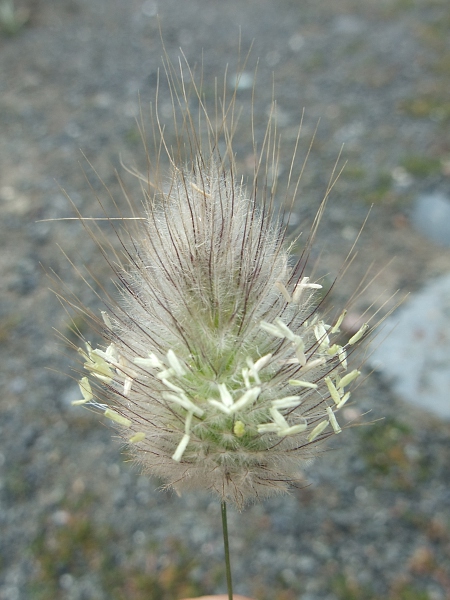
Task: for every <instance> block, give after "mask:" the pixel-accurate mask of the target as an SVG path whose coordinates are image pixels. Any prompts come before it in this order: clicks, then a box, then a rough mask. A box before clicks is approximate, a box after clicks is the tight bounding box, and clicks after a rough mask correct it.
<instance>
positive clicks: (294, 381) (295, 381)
mask: <svg viewBox="0 0 450 600" xmlns="http://www.w3.org/2000/svg"><path fill="white" fill-rule="evenodd" d="M289 385H294V386H296V387H304V388H311V389H312V390H316V389H317V387H318V386H317V383H312V382H311V381H302V380H301V379H289Z"/></svg>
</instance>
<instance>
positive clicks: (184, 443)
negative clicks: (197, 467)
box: [172, 433, 191, 462]
mask: <svg viewBox="0 0 450 600" xmlns="http://www.w3.org/2000/svg"><path fill="white" fill-rule="evenodd" d="M190 439H191V436H190V435H188V434H187V433H185V434H184V435H183V437H182V438H181V442H180V443H179V444H178V446H177V449H176V450H175V452H174V453H173V455H172V460H174V461H176V462H180V460H181V459H182V457H183V454H184V452H185V450H186V448H187V445H188V444H189V440H190Z"/></svg>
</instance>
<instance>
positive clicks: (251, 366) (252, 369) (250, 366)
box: [246, 356, 261, 385]
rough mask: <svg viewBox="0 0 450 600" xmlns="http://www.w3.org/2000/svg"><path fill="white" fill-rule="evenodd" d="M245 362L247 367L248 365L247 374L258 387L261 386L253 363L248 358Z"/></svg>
mask: <svg viewBox="0 0 450 600" xmlns="http://www.w3.org/2000/svg"><path fill="white" fill-rule="evenodd" d="M246 362H247V365H248V374H249V375H251V376H252V377H253V379H254V381H255V383H256V384H257V385H260V384H261V380H260V378H259V375H258V372H257V371H256V369H255V364H254V362H253V361H252V359H251V358H250V357H249V356H248V357H247V360H246Z"/></svg>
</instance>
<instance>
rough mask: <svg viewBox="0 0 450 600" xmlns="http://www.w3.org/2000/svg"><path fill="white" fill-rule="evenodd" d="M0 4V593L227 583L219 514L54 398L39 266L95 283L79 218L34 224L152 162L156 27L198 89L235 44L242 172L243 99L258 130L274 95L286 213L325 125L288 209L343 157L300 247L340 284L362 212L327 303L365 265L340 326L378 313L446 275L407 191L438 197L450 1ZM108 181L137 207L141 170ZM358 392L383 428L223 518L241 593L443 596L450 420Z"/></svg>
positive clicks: (443, 164)
mask: <svg viewBox="0 0 450 600" xmlns="http://www.w3.org/2000/svg"><path fill="white" fill-rule="evenodd" d="M7 5H8V2H7V0H0V206H1V220H0V245H1V254H0V273H1V276H0V290H1V304H0V343H1V347H0V353H1V360H0V378H1V379H0V380H1V383H2V391H3V393H2V397H1V400H0V413H1V421H0V478H1V479H0V482H1V485H0V529H1V532H2V533H1V535H0V599H1V600H22V599H23V600H26V599H31V598H32V599H35V598H37V599H39V598H43V599H47V598H52V599H53V598H64V599H68V600H69V599H70V600H72V599H74V600H75V599H78V598H79V599H80V600H81V599H82V598H83V599H92V600H94V599H95V600H97V599H99V600H100V599H103V598H117V599H121V598H127V600H131V599H136V600H140V599H141V598H142V599H143V598H144V597H145V598H150V599H153V598H154V599H155V600H156V598H162V599H166V598H167V599H169V598H171V599H173V598H177V597H184V596H187V595H189V594H194V593H200V592H201V593H215V592H217V593H219V592H221V591H222V592H223V590H224V581H223V577H222V570H221V545H220V539H219V538H218V527H219V524H218V514H217V510H216V507H215V505H214V503H213V502H212V501H211V500H210V499H209V498H204V497H200V498H196V497H194V496H192V497H188V498H182V499H178V498H176V497H172V496H168V495H167V494H166V493H164V492H160V491H154V487H155V486H154V484H153V482H150V483H149V482H147V481H146V480H145V478H142V477H140V476H139V474H138V473H136V471H135V470H133V468H131V467H129V466H128V465H126V464H122V462H121V458H120V449H119V447H118V446H117V444H116V443H115V442H114V440H112V439H111V434H110V431H108V430H107V429H106V428H105V427H101V426H100V425H99V424H98V419H95V418H93V417H92V415H89V414H88V413H83V412H82V411H79V410H75V409H73V408H72V407H71V405H70V401H71V399H73V398H74V395H75V396H76V394H77V389H76V387H77V386H76V384H75V383H74V382H73V380H72V379H70V378H68V377H67V376H64V373H70V369H71V366H72V367H73V365H74V357H73V356H70V353H68V352H67V351H66V350H65V349H64V348H63V347H62V346H61V344H60V343H58V341H57V339H56V335H55V333H54V328H56V329H58V330H60V331H63V332H67V331H68V325H67V315H66V314H65V312H64V310H63V308H62V307H61V306H60V304H59V303H58V301H57V299H56V298H55V296H54V295H52V293H51V292H49V289H48V288H49V282H48V279H47V277H46V275H45V271H47V272H48V271H51V270H53V271H55V272H56V274H57V275H58V276H59V277H61V278H62V279H63V280H64V281H65V282H68V284H69V285H70V286H73V289H75V290H76V291H77V293H79V294H80V297H81V299H82V301H83V302H84V303H85V304H86V305H88V306H91V307H93V308H94V307H95V306H96V301H95V296H94V295H93V293H92V292H91V291H90V290H89V289H87V288H86V287H84V286H81V285H80V283H79V282H77V281H76V277H74V273H73V267H72V266H71V265H70V264H69V263H68V262H67V260H66V259H65V258H64V256H63V255H62V253H61V251H60V250H59V249H58V245H60V246H62V247H63V249H64V251H65V252H66V253H67V254H68V255H69V256H70V257H71V259H73V260H74V261H75V262H76V263H77V264H88V265H89V267H90V269H91V270H92V272H93V273H94V274H95V276H96V277H98V279H99V281H102V277H103V278H106V276H105V269H104V263H103V259H102V257H101V256H99V255H98V252H96V248H95V245H94V244H93V242H92V241H91V240H90V239H89V238H88V237H87V236H86V233H85V232H84V230H83V228H82V227H81V225H79V224H78V223H74V222H64V221H53V222H48V221H46V222H39V221H40V220H41V219H59V218H62V217H66V216H70V215H71V214H72V212H71V211H72V208H71V206H70V203H69V202H68V200H67V198H66V196H65V194H66V193H67V194H68V195H69V196H70V198H71V199H72V201H73V202H74V204H75V205H76V207H77V209H78V210H80V211H81V212H82V214H84V215H85V216H98V214H99V206H98V200H97V199H96V195H98V197H99V198H100V199H101V200H102V201H103V202H105V203H106V206H107V207H108V210H109V208H112V203H111V201H110V199H108V195H107V193H106V192H105V190H104V188H103V186H102V185H101V183H100V178H101V180H103V181H104V182H105V184H106V185H107V186H108V188H109V189H110V190H111V192H112V195H113V196H114V198H116V199H117V201H118V202H122V200H121V192H120V188H119V185H118V183H117V180H116V176H115V169H118V170H119V171H120V172H121V173H123V170H122V168H121V162H124V163H126V164H134V163H136V164H138V165H141V166H142V165H144V166H145V162H144V155H143V150H142V146H141V141H140V136H139V131H138V128H137V126H136V120H135V119H136V117H138V116H139V102H141V105H142V107H143V113H144V115H146V114H149V110H148V105H149V103H150V102H152V101H154V99H155V95H156V90H157V85H158V71H159V70H160V69H161V68H162V59H161V56H162V54H163V46H162V42H161V36H160V30H161V31H162V37H163V40H164V45H165V51H166V52H167V56H168V57H169V58H170V60H171V61H172V62H173V63H174V64H176V63H177V61H178V57H179V56H180V47H181V48H182V51H183V56H185V57H186V59H187V61H188V62H189V64H190V65H198V66H199V67H198V70H201V71H202V72H203V79H204V83H203V85H204V89H205V93H206V94H207V96H208V94H210V95H213V93H214V89H215V78H218V81H219V82H220V83H219V85H221V82H222V81H223V77H224V73H225V70H226V69H227V73H228V80H229V81H230V82H231V81H232V80H233V77H235V76H236V73H237V72H239V64H241V65H242V64H243V61H244V60H245V57H246V55H247V52H248V50H249V49H250V48H251V51H250V55H249V58H248V61H247V63H246V64H245V66H244V67H243V76H242V79H241V84H240V86H239V88H238V92H237V100H238V104H239V105H240V106H241V116H240V123H241V124H242V125H240V126H239V128H238V130H237V132H236V136H235V151H236V160H237V164H238V167H239V168H240V169H241V171H242V174H243V175H244V176H246V175H248V174H249V172H250V169H251V164H252V160H254V156H253V148H252V137H251V127H250V116H251V114H252V111H253V115H254V122H255V131H256V136H257V137H258V136H261V135H262V134H263V131H264V126H265V123H266V122H267V119H268V115H269V112H270V106H271V102H272V98H273V95H275V97H276V99H277V127H278V132H279V134H280V136H281V144H280V164H279V169H278V174H277V190H278V197H279V198H280V203H282V202H283V201H284V199H285V190H286V181H287V176H288V172H289V167H290V160H291V157H292V154H293V151H294V147H295V139H296V132H297V127H298V124H299V122H300V120H301V118H302V114H303V111H304V125H303V131H302V138H301V143H300V149H299V159H298V164H297V163H296V169H297V170H298V169H299V168H300V165H301V162H302V159H303V157H304V156H305V153H306V152H307V150H308V147H309V143H310V140H311V136H312V135H313V134H314V131H315V130H316V126H317V124H318V121H319V119H320V122H319V124H318V128H317V133H316V134H315V138H314V143H313V144H312V146H311V152H310V155H309V158H308V162H307V166H306V169H305V172H304V174H303V177H302V181H301V186H300V192H299V195H298V199H297V200H296V202H295V205H294V207H293V218H294V221H296V222H297V226H298V227H299V229H301V230H305V231H307V230H308V227H309V224H310V223H311V221H312V218H313V216H314V214H315V211H316V210H317V207H318V205H319V203H320V200H321V198H322V197H323V195H324V193H325V191H326V188H327V183H328V181H329V178H330V175H331V174H332V171H333V167H334V164H335V161H336V159H337V157H338V156H340V158H339V163H338V170H339V169H340V166H343V165H344V163H346V166H345V169H344V170H343V172H342V174H341V175H340V177H339V179H338V181H337V182H336V184H335V185H334V188H333V191H332V194H331V197H330V200H329V206H328V209H327V211H326V213H325V216H324V218H323V222H322V226H321V228H320V230H319V233H318V236H317V243H316V250H315V254H314V256H313V258H316V257H319V255H320V265H319V267H318V274H319V275H320V276H324V277H329V278H332V277H333V275H334V274H336V273H337V272H338V271H339V269H340V267H341V265H342V261H343V259H345V256H346V254H347V252H348V251H349V249H350V248H351V246H352V244H353V242H354V240H355V239H356V237H357V235H358V232H359V231H360V228H361V225H362V224H363V223H364V221H365V219H366V216H367V214H368V212H369V210H370V214H369V218H368V220H367V222H366V223H365V226H364V229H363V232H362V234H361V237H360V239H359V241H358V244H357V248H358V256H357V259H356V260H355V261H354V263H353V265H352V267H351V269H349V271H348V273H347V274H346V277H345V279H344V281H343V282H342V283H341V285H340V286H338V287H337V289H336V290H334V291H333V295H332V302H333V303H336V304H339V303H340V302H342V301H343V299H345V298H348V296H349V295H351V294H352V292H353V290H355V289H356V288H357V286H358V284H359V283H360V281H361V279H362V278H363V277H364V276H365V274H366V273H367V271H368V269H372V270H371V273H373V274H375V273H377V272H378V271H380V270H381V272H380V273H379V275H378V277H377V278H376V279H375V280H374V281H373V283H372V285H370V286H369V287H368V288H367V290H364V291H363V292H362V293H361V294H360V295H359V296H358V297H357V299H356V300H355V302H354V303H353V305H352V307H351V312H352V316H353V318H354V319H355V320H356V321H357V320H358V319H359V318H360V316H361V315H362V314H363V313H364V312H365V311H366V310H368V311H369V314H374V313H375V312H376V311H377V310H378V309H379V310H380V312H379V315H380V316H382V315H384V314H386V313H387V312H388V311H389V310H390V309H391V308H392V307H393V306H394V305H395V303H396V301H397V298H399V297H403V296H404V295H405V294H407V293H409V292H414V291H415V290H418V289H420V288H421V287H422V286H423V285H424V284H425V283H426V282H427V281H428V280H429V279H432V278H435V277H437V276H439V275H443V274H446V273H448V272H449V271H450V249H449V248H446V247H441V246H437V245H435V244H433V243H432V242H431V241H428V240H426V239H425V238H424V237H422V236H421V235H420V234H419V233H418V232H417V231H415V230H414V228H413V226H412V224H411V218H410V217H411V211H412V207H413V203H414V200H415V199H416V198H417V196H418V195H420V194H424V193H428V192H442V193H444V194H447V195H448V194H449V189H450V92H449V90H450V81H449V80H450V36H449V35H448V32H449V30H450V6H449V4H448V2H447V1H446V0H379V1H377V2H374V1H373V0H358V1H357V0H342V1H341V0H339V1H336V0H319V1H317V0H315V1H314V0H305V1H303V0H278V1H274V0H240V1H239V0H221V1H218V0H193V1H191V0H165V1H164V2H162V1H161V2H157V1H156V0H155V1H153V0H147V1H145V2H142V0H89V1H88V0H21V1H20V0H17V1H16V3H15V5H14V10H15V11H16V12H15V13H14V14H13V17H12V19H11V18H9V19H8V18H6V17H5V14H7V13H6V12H5V10H4V8H5V6H7ZM22 19H23V23H22ZM239 46H240V50H239ZM200 66H201V67H200ZM255 69H257V77H256V84H255V91H254V93H253V80H254V79H253V76H254V73H255ZM169 102H170V99H169V97H168V90H167V86H165V85H164V83H163V78H161V83H160V89H159V103H160V104H159V109H160V114H161V115H162V117H163V118H164V117H166V118H167V120H168V123H167V128H168V129H167V131H168V135H169V136H170V135H172V133H171V132H170V127H171V125H170V114H169V111H168V106H169ZM342 146H343V149H342ZM341 150H342V154H340V153H341ZM82 152H83V153H84V155H85V156H86V157H87V159H88V160H89V161H90V162H91V163H92V165H93V166H94V167H95V169H96V172H97V174H95V173H93V172H92V169H91V168H90V166H89V165H88V164H87V163H86V159H85V158H84V157H83V154H82ZM83 169H84V170H85V172H84V170H83ZM124 179H125V181H126V184H127V187H128V189H130V190H131V193H132V194H133V195H135V196H136V197H139V194H140V191H139V186H138V184H137V182H135V181H133V179H132V178H131V177H129V176H128V175H127V174H124ZM285 201H286V202H288V201H289V198H287V199H286V200H285ZM122 206H124V207H125V204H123V205H122ZM372 265H374V266H372ZM105 283H106V282H105ZM396 290H401V292H400V295H399V296H395V297H394V298H393V295H394V294H395V292H396ZM364 395H365V396H364V398H363V399H362V402H361V405H360V407H359V408H358V409H355V410H359V411H361V412H364V411H365V410H366V409H369V408H370V409H372V408H374V401H376V402H377V405H376V407H375V409H374V415H375V419H377V418H381V417H383V416H386V421H385V425H384V429H383V428H382V426H381V425H379V424H378V423H377V424H376V425H375V426H373V427H374V428H375V429H372V430H370V431H372V432H376V433H371V432H370V431H369V429H370V428H360V431H358V432H356V433H355V432H354V431H353V430H352V431H351V432H348V433H349V437H348V440H349V441H348V442H347V443H344V444H343V443H340V444H339V445H338V447H339V448H340V452H336V453H334V452H330V453H327V454H326V456H325V457H324V458H323V460H322V461H321V465H318V466H317V468H315V467H314V468H313V469H311V468H309V469H308V468H305V485H306V486H308V487H306V488H305V490H304V491H301V492H298V493H296V494H294V495H293V496H291V497H288V498H287V499H284V500H283V499H279V500H276V501H271V502H268V503H267V504H264V505H263V506H262V507H261V506H259V507H252V508H250V509H249V510H248V511H247V512H245V513H243V514H242V515H239V514H236V515H234V516H232V517H231V522H230V527H231V534H232V536H233V532H234V542H233V544H234V546H233V550H234V552H235V556H236V559H235V562H236V567H235V570H236V582H237V591H238V592H239V593H243V594H247V595H257V597H258V600H266V599H267V600H269V599H271V600H273V599H274V598H276V599H277V600H294V599H301V600H325V599H326V600H336V599H338V600H340V599H344V598H346V599H349V598H354V599H355V600H356V599H361V600H362V599H370V600H372V599H373V600H378V599H381V598H385V599H389V600H422V599H423V600H425V599H427V600H445V598H449V597H450V571H449V568H448V564H449V561H450V517H449V515H450V496H449V493H448V487H447V486H448V481H449V477H450V472H449V467H448V465H449V464H450V461H449V458H450V457H449V451H448V433H449V426H448V424H446V423H440V422H439V421H436V420H433V418H432V417H431V416H429V415H427V414H426V413H425V412H421V411H417V412H416V411H415V410H409V409H406V408H405V407H404V405H403V404H402V403H401V402H400V401H399V400H398V399H396V398H394V397H393V396H392V394H391V392H390V390H389V389H388V388H387V387H386V386H385V384H384V383H383V382H382V381H381V380H379V379H378V378H377V377H376V376H373V377H372V378H371V379H370V380H369V381H368V382H367V383H366V387H365V388H364ZM377 436H378V437H377ZM383 457H384V458H383ZM349 506H350V507H352V508H351V509H350V508H349ZM376 519H379V520H378V521H377V520H376Z"/></svg>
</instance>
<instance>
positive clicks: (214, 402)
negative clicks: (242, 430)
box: [208, 400, 231, 415]
mask: <svg viewBox="0 0 450 600" xmlns="http://www.w3.org/2000/svg"><path fill="white" fill-rule="evenodd" d="M208 404H211V406H215V407H216V408H218V409H219V410H220V411H222V412H223V413H225V414H226V415H231V410H230V409H229V408H228V406H225V404H223V403H222V402H219V401H218V400H208Z"/></svg>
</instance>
